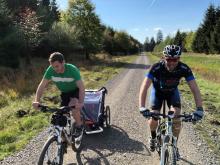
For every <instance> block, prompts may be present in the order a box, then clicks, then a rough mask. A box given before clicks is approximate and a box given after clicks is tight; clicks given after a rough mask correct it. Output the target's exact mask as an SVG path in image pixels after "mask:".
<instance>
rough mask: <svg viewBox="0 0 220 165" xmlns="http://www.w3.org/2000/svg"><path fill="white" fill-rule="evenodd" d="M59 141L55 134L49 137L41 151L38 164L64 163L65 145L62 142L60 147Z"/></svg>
mask: <svg viewBox="0 0 220 165" xmlns="http://www.w3.org/2000/svg"><path fill="white" fill-rule="evenodd" d="M57 143H58V142H57V138H56V137H55V136H51V137H49V139H48V140H47V141H46V143H45V144H44V147H43V149H42V151H41V154H40V157H39V160H38V165H46V164H47V165H49V164H50V165H62V164H63V154H64V145H63V144H61V146H60V147H59V145H58V144H57Z"/></svg>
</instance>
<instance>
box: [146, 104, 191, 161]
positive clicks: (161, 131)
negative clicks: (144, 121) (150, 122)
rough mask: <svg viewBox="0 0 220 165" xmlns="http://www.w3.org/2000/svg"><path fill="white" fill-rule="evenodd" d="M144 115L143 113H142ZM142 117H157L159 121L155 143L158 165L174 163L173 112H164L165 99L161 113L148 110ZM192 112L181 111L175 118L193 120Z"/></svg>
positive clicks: (175, 153)
mask: <svg viewBox="0 0 220 165" xmlns="http://www.w3.org/2000/svg"><path fill="white" fill-rule="evenodd" d="M143 115H144V114H143ZM144 117H146V118H149V117H155V118H158V120H159V123H158V127H157V129H156V145H155V149H156V151H157V152H158V154H159V156H160V165H176V161H177V137H175V136H174V135H173V129H172V128H173V119H174V112H173V111H168V114H166V113H165V101H163V113H162V114H161V113H153V112H150V113H149V114H148V115H144ZM161 117H162V118H161ZM192 117H193V115H192V114H186V113H183V114H181V115H177V116H175V118H182V121H184V122H194V121H193V119H192Z"/></svg>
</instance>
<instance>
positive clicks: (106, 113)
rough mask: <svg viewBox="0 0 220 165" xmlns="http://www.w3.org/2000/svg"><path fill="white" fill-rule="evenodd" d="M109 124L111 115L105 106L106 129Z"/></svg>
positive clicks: (108, 108)
mask: <svg viewBox="0 0 220 165" xmlns="http://www.w3.org/2000/svg"><path fill="white" fill-rule="evenodd" d="M110 124H111V113H110V107H109V106H108V105H107V106H106V107H105V125H106V127H110Z"/></svg>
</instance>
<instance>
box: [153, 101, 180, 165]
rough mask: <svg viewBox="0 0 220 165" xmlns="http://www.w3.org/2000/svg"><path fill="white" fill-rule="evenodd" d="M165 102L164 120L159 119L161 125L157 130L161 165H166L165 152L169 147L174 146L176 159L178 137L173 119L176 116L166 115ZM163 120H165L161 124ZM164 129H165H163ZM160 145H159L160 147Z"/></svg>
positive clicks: (164, 107)
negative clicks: (174, 129) (174, 131)
mask: <svg viewBox="0 0 220 165" xmlns="http://www.w3.org/2000/svg"><path fill="white" fill-rule="evenodd" d="M165 103H166V102H165V100H164V101H163V114H162V115H161V116H162V117H163V118H162V119H161V118H160V119H159V125H158V128H157V148H158V149H157V151H158V153H160V165H164V164H165V152H166V149H167V148H168V146H172V147H173V148H174V152H175V159H176V145H177V137H175V136H174V135H173V118H174V114H173V113H172V114H168V115H166V104H165ZM161 120H163V121H162V122H161ZM162 127H163V128H162ZM158 144H159V145H158Z"/></svg>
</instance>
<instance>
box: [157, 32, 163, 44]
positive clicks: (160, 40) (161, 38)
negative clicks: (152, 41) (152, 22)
mask: <svg viewBox="0 0 220 165" xmlns="http://www.w3.org/2000/svg"><path fill="white" fill-rule="evenodd" d="M162 41H163V33H162V31H161V30H158V32H157V39H156V43H157V44H159V43H160V42H162Z"/></svg>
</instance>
